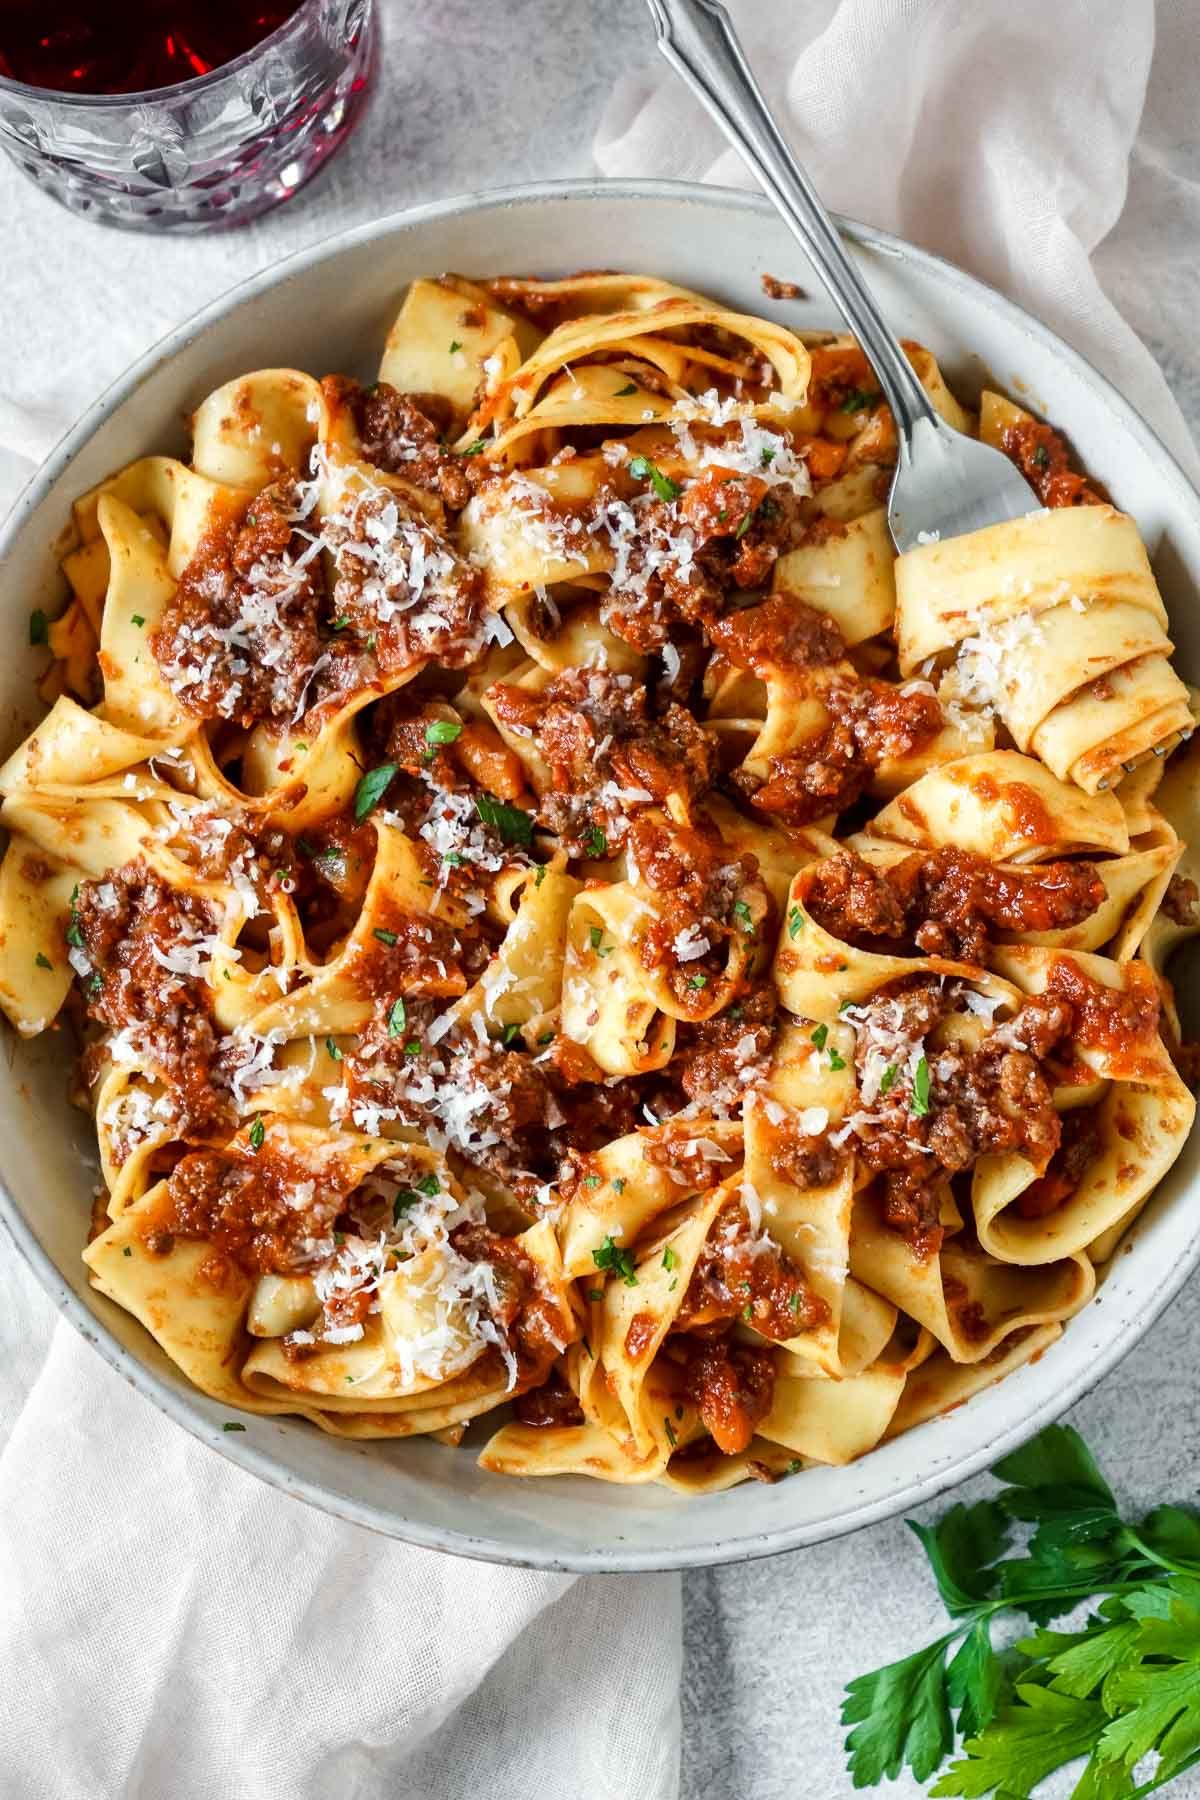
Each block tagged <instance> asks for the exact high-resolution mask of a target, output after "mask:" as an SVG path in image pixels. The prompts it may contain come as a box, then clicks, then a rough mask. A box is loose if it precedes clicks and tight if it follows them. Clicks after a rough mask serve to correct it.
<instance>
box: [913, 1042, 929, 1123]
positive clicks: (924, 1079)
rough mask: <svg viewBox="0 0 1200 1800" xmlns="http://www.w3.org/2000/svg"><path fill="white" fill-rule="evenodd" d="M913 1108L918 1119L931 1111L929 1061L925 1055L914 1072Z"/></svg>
mask: <svg viewBox="0 0 1200 1800" xmlns="http://www.w3.org/2000/svg"><path fill="white" fill-rule="evenodd" d="M912 1109H913V1112H914V1113H915V1114H916V1116H917V1118H918V1119H923V1118H924V1117H925V1115H926V1113H927V1112H928V1111H929V1063H928V1062H927V1060H926V1059H925V1057H923V1056H922V1057H921V1058H920V1060H919V1061H918V1063H917V1067H916V1070H915V1072H914V1074H913V1086H912Z"/></svg>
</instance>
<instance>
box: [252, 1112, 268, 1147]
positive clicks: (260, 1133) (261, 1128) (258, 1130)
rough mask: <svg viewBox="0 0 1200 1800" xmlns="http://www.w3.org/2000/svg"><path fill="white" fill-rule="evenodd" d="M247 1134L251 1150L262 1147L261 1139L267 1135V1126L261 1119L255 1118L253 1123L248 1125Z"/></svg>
mask: <svg viewBox="0 0 1200 1800" xmlns="http://www.w3.org/2000/svg"><path fill="white" fill-rule="evenodd" d="M249 1135H250V1148H251V1149H252V1150H261V1149H262V1147H263V1140H264V1138H265V1137H266V1135H267V1128H266V1126H265V1125H264V1124H263V1122H262V1120H261V1119H255V1121H254V1123H253V1125H251V1127H250V1134H249Z"/></svg>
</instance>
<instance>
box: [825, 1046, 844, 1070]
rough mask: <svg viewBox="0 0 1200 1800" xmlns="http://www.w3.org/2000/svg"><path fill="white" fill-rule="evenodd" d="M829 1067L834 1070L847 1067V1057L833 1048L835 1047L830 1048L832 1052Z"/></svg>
mask: <svg viewBox="0 0 1200 1800" xmlns="http://www.w3.org/2000/svg"><path fill="white" fill-rule="evenodd" d="M829 1067H830V1068H831V1069H834V1070H836V1069H844V1068H845V1067H846V1059H845V1057H844V1056H843V1055H842V1054H841V1052H840V1051H838V1050H833V1049H831V1050H830V1052H829Z"/></svg>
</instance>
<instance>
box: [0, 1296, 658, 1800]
mask: <svg viewBox="0 0 1200 1800" xmlns="http://www.w3.org/2000/svg"><path fill="white" fill-rule="evenodd" d="M0 1520H3V1530H2V1532H0V1644H2V1645H3V1654H4V1665H5V1669H6V1671H7V1673H6V1678H5V1681H4V1683H3V1684H2V1687H0V1721H2V1724H0V1732H2V1736H3V1742H4V1744H5V1750H4V1754H3V1757H2V1758H0V1762H2V1764H3V1769H4V1791H5V1792H6V1793H11V1794H13V1795H14V1796H15V1795H17V1794H19V1795H21V1797H22V1800H101V1797H104V1800H107V1797H108V1796H113V1797H114V1800H115V1797H116V1796H120V1797H121V1800H162V1797H163V1796H166V1795H168V1794H169V1795H170V1796H171V1800H228V1797H229V1796H230V1795H235V1794H236V1795H237V1796H238V1800H326V1796H328V1795H330V1794H339V1795H345V1796H347V1797H353V1800H375V1797H376V1796H378V1797H379V1800H383V1797H384V1796H385V1795H386V1796H387V1800H402V1797H407V1796H410V1795H411V1796H412V1797H413V1800H417V1797H418V1796H420V1797H421V1800H425V1797H426V1796H439V1797H440V1796H443V1795H445V1796H447V1797H448V1800H449V1797H451V1796H459V1795H462V1794H467V1793H473V1792H480V1793H489V1794H494V1795H496V1796H505V1797H506V1796H509V1795H513V1796H515V1795H517V1794H523V1795H537V1794H551V1793H571V1792H583V1791H586V1792H587V1793H588V1794H589V1795H594V1796H597V1797H601V1800H608V1797H610V1796H611V1797H612V1800H618V1797H620V1796H624V1795H627V1794H637V1795H639V1796H643V1795H644V1796H652V1797H654V1800H658V1797H659V1796H664V1797H669V1796H671V1795H673V1794H674V1793H675V1791H676V1781H677V1763H678V1716H677V1715H678V1694H679V1649H678V1646H679V1599H678V1581H677V1578H676V1577H674V1576H671V1575H662V1576H655V1575H648V1576H640V1577H637V1578H636V1579H633V1580H622V1579H621V1578H619V1577H614V1576H610V1577H605V1576H588V1577H583V1578H582V1579H577V1578H575V1577H572V1576H569V1575H545V1574H539V1573H535V1572H533V1571H528V1570H521V1569H505V1568H496V1567H492V1566H490V1565H484V1564H480V1563H473V1562H466V1561H463V1560H461V1559H459V1558H456V1557H449V1556H439V1555H436V1554H434V1553H432V1552H429V1551H423V1550H414V1549H410V1548H408V1547H407V1546H405V1545H401V1544H396V1543H392V1542H390V1541H389V1540H387V1539H384V1538H381V1537H378V1536H376V1535H374V1534H373V1533H371V1532H368V1531H364V1530H361V1529H358V1528H356V1527H353V1526H349V1525H345V1524H342V1523H340V1522H339V1521H338V1520H335V1519H331V1518H328V1517H326V1516H325V1515H324V1514H322V1513H320V1512H317V1511H315V1510H314V1509H313V1508H311V1507H309V1506H306V1505H304V1504H302V1503H301V1502H300V1501H298V1500H293V1499H291V1498H289V1497H287V1496H284V1495H282V1494H278V1493H276V1492H275V1491H274V1490H273V1489H271V1488H269V1487H266V1486H265V1485H264V1484H262V1483H261V1482H259V1481H257V1480H256V1479H255V1478H254V1477H253V1476H250V1475H247V1474H245V1473H243V1472H242V1471H241V1470H240V1469H237V1468H235V1467H234V1466H233V1465H232V1464H229V1463H226V1462H225V1461H223V1459H221V1458H220V1457H217V1456H214V1455H212V1454H211V1452H209V1451H207V1450H205V1449H204V1448H203V1447H202V1446H200V1445H199V1444H197V1443H195V1442H194V1441H193V1440H192V1439H191V1438H190V1437H188V1436H187V1435H186V1434H185V1433H184V1432H182V1431H180V1430H179V1429H178V1428H177V1427H176V1426H175V1425H173V1424H172V1423H171V1422H170V1421H169V1420H167V1419H166V1418H165V1417H163V1416H162V1415H161V1414H159V1413H157V1412H156V1411H155V1410H154V1409H153V1408H152V1407H150V1406H149V1405H147V1403H146V1402H145V1401H144V1400H143V1399H142V1398H140V1396H138V1395H137V1394H136V1393H134V1391H133V1390H132V1389H131V1388H129V1387H128V1386H127V1385H126V1384H125V1383H124V1382H123V1381H121V1379H120V1378H119V1377H118V1376H117V1375H115V1374H114V1373H113V1372H112V1371H111V1370H109V1369H107V1368H105V1367H104V1365H103V1364H102V1363H101V1362H100V1361H99V1359H98V1358H97V1357H96V1356H95V1354H94V1352H92V1351H91V1350H89V1349H88V1348H87V1347H86V1346H85V1345H84V1344H83V1342H82V1341H81V1340H80V1339H79V1338H78V1337H77V1336H76V1335H75V1333H74V1332H73V1331H72V1330H70V1329H69V1328H68V1327H67V1326H65V1325H60V1326H59V1327H58V1329H57V1331H56V1333H55V1336H54V1341H53V1343H52V1345H51V1349H50V1354H49V1356H48V1358H47V1360H46V1363H45V1366H44V1367H43V1369H42V1371H41V1373H40V1375H39V1376H38V1378H37V1381H36V1382H35V1384H34V1387H33V1390H32V1392H31V1394H30V1396H29V1400H28V1403H27V1405H26V1406H25V1408H24V1411H23V1412H22V1414H21V1416H20V1418H19V1419H18V1421H17V1423H16V1425H15V1427H14V1429H13V1431H12V1434H11V1436H10V1438H9V1440H8V1443H7V1445H6V1446H5V1449H4V1452H3V1454H2V1455H0ZM577 1784H578V1785H577Z"/></svg>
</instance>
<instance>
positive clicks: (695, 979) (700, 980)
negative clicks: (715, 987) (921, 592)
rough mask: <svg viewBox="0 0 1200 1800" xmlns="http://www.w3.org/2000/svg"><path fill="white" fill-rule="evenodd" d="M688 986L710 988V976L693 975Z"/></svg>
mask: <svg viewBox="0 0 1200 1800" xmlns="http://www.w3.org/2000/svg"><path fill="white" fill-rule="evenodd" d="M688 986H689V987H690V988H702V987H707V986H708V976H707V975H693V976H692V977H691V978H690V979H689V981H688Z"/></svg>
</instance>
